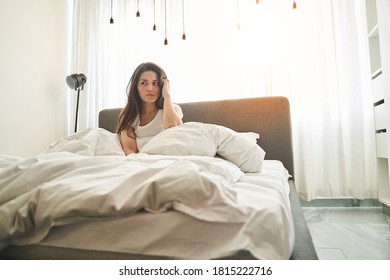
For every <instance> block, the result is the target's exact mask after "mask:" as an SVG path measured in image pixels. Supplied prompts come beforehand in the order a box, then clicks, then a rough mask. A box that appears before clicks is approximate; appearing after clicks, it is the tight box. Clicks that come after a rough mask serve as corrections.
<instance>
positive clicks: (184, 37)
mask: <svg viewBox="0 0 390 280" xmlns="http://www.w3.org/2000/svg"><path fill="white" fill-rule="evenodd" d="M182 9H183V12H182V13H183V35H182V36H181V38H182V39H183V40H186V39H187V37H186V32H185V19H184V0H183V1H182Z"/></svg>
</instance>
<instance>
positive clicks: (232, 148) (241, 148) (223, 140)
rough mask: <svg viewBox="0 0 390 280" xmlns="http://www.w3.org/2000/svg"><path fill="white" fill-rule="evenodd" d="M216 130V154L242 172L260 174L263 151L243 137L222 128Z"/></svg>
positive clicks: (251, 140)
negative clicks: (217, 135) (217, 138)
mask: <svg viewBox="0 0 390 280" xmlns="http://www.w3.org/2000/svg"><path fill="white" fill-rule="evenodd" d="M217 128H218V133H219V142H218V147H217V154H218V155H219V156H221V157H223V158H224V159H227V160H230V161H231V162H233V163H234V164H235V165H237V166H238V167H239V168H240V169H241V171H243V172H261V169H262V166H263V161H264V157H265V151H264V150H263V149H262V148H261V147H260V146H259V145H257V143H256V142H254V141H253V139H250V138H248V137H247V136H245V135H242V134H240V133H238V132H236V131H234V130H232V129H230V128H227V127H224V126H217Z"/></svg>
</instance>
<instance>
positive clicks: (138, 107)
mask: <svg viewBox="0 0 390 280" xmlns="http://www.w3.org/2000/svg"><path fill="white" fill-rule="evenodd" d="M145 71H153V72H154V73H156V75H157V79H158V81H159V82H160V84H162V79H166V78H167V75H166V74H165V71H164V70H163V69H162V68H161V67H160V66H158V65H157V64H155V63H153V62H146V63H141V64H140V65H139V66H138V67H137V68H136V69H135V70H134V73H133V75H131V78H130V81H129V84H128V85H127V88H126V92H127V104H126V106H125V107H124V108H123V110H122V111H121V112H120V114H119V119H118V127H117V133H118V134H120V133H121V132H122V131H123V130H128V129H129V128H131V129H132V130H133V132H134V130H135V127H134V126H135V120H136V119H137V117H138V116H139V114H140V113H141V112H142V109H143V103H142V100H141V97H140V96H139V92H138V83H139V79H140V77H141V75H142V73H144V72H145ZM161 92H162V87H160V92H159V97H158V99H157V100H156V107H157V108H158V109H162V108H163V104H164V101H163V98H162V94H161Z"/></svg>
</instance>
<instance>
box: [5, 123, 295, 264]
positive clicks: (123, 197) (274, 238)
mask: <svg viewBox="0 0 390 280" xmlns="http://www.w3.org/2000/svg"><path fill="white" fill-rule="evenodd" d="M271 167H272V168H271ZM274 167H276V169H274ZM275 170H276V171H275ZM265 175H267V176H265ZM259 176H260V177H261V176H263V177H262V179H261V178H260V177H259ZM287 178H288V174H287V173H285V169H284V168H283V166H282V164H281V163H280V162H276V161H272V163H271V162H270V163H268V165H267V170H265V171H262V172H261V173H250V174H247V173H244V172H242V170H240V167H239V166H237V165H235V164H234V163H232V161H228V160H224V159H222V158H218V157H209V156H198V155H186V156H179V155H150V154H146V153H139V154H134V155H129V156H127V157H126V156H124V154H123V151H122V149H121V147H120V144H119V141H118V139H117V136H116V135H115V134H112V133H110V132H108V131H105V130H103V129H87V130H84V131H82V132H79V133H76V134H74V135H71V136H69V137H65V138H62V139H60V140H58V141H56V142H54V143H53V144H52V145H50V147H49V148H48V149H47V150H46V151H44V152H43V153H41V154H39V155H37V156H33V157H29V158H17V157H10V156H0V220H1V223H0V250H1V249H3V248H5V247H7V246H8V245H11V244H13V245H24V244H33V243H37V242H41V241H43V240H45V238H46V237H47V236H48V234H49V233H50V231H51V230H52V229H53V228H54V231H55V230H57V229H58V228H59V227H61V226H62V227H64V228H67V227H68V228H70V227H72V225H75V226H80V228H82V225H83V224H85V225H90V226H92V227H93V225H94V223H95V222H96V224H98V223H106V222H107V223H115V221H120V220H123V219H130V220H131V219H139V217H141V216H147V217H148V218H146V219H145V220H147V221H148V223H147V224H149V225H150V223H149V222H150V221H151V220H152V219H154V217H156V219H157V217H167V216H170V215H173V216H174V215H176V214H173V213H178V215H179V216H180V217H181V218H178V219H177V221H180V220H186V221H187V222H188V220H192V221H194V223H200V224H204V225H208V226H210V225H216V226H217V227H218V228H219V227H220V226H222V227H223V228H225V229H226V226H228V225H229V226H231V228H232V229H234V230H233V232H234V235H235V237H234V238H233V241H234V240H236V241H235V242H233V241H232V242H233V243H232V245H231V246H230V245H229V244H226V245H224V244H220V245H218V246H219V247H218V248H214V253H209V254H207V257H211V258H215V257H219V256H222V255H226V254H227V252H232V250H240V249H243V248H246V249H248V250H250V251H251V252H252V253H253V254H254V255H255V256H256V257H258V258H262V259H267V258H271V259H286V258H288V257H289V256H290V254H291V252H292V247H293V240H294V235H293V225H292V218H291V213H290V207H289V201H288V184H287ZM265 179H266V180H265ZM262 181H263V186H262V188H261V186H259V185H258V184H259V183H261V182H262ZM262 193H263V194H264V196H263V198H262ZM259 203H261V204H259ZM170 210H174V211H170ZM141 213H142V214H141ZM152 214H154V215H152ZM156 219H154V220H153V223H154V224H155V226H156V228H158V229H164V228H166V230H167V232H169V230H168V229H167V223H166V221H167V220H164V219H161V220H160V219H157V220H156ZM158 220H160V224H159V223H158ZM137 223H142V219H141V220H138V221H137ZM172 223H173V224H174V223H175V221H172ZM96 224H95V225H96ZM179 225H180V224H176V226H177V227H179ZM168 228H169V226H168ZM211 228H213V227H211ZM141 229H142V226H141V225H140V227H139V230H141ZM214 229H216V228H214ZM110 230H111V231H114V232H115V228H114V229H113V228H110ZM118 230H119V232H120V231H122V234H125V235H126V232H123V230H124V228H123V226H122V227H119V229H118ZM145 230H146V231H147V232H148V234H146V235H145V233H146V232H145ZM228 231H229V230H226V232H228ZM75 232H77V230H76V229H75ZM176 232H180V231H179V230H178V229H177V230H176ZM149 233H150V228H148V229H144V231H136V230H133V231H132V233H131V234H135V235H137V234H138V237H139V236H143V237H144V238H143V240H142V242H141V241H140V242H139V244H137V245H136V246H134V247H130V248H129V247H128V244H127V245H125V246H126V247H127V248H126V249H123V248H122V249H120V248H118V250H119V251H120V250H124V251H126V252H135V253H150V254H156V252H158V253H161V254H162V255H163V254H164V252H163V250H162V249H160V250H159V249H157V248H158V247H159V246H162V247H161V248H164V249H165V250H166V249H167V247H166V246H168V247H169V246H170V245H169V242H168V241H167V240H174V236H175V234H174V233H172V232H170V233H169V234H171V235H169V234H166V235H161V234H160V233H161V232H160V231H159V232H157V233H156V234H151V233H150V234H149ZM215 234H216V235H217V236H218V233H217V232H216V233H215ZM232 234H233V233H232ZM129 235H130V233H129ZM157 236H160V237H159V238H160V239H161V241H162V242H161V244H160V242H157V241H156V238H157ZM221 236H222V235H221ZM71 237H72V235H70V237H69V238H71ZM176 237H177V236H176ZM198 238H199V237H197V238H195V239H198ZM54 239H55V238H54ZM65 239H66V238H65ZM229 239H230V240H231V236H230V237H229ZM49 240H50V238H49ZM157 240H158V239H157ZM188 240H189V239H187V243H188ZM210 240H213V238H211V237H210ZM221 240H222V239H221ZM57 242H59V243H60V241H59V240H57ZM68 242H69V243H72V241H69V240H68ZM120 242H124V241H123V240H121V241H120ZM156 242H157V243H159V244H160V245H159V246H156V249H153V247H152V244H156ZM73 243H74V240H73ZM92 243H96V242H95V241H93V240H92ZM176 243H177V241H176ZM107 244H110V243H107ZM107 244H106V245H105V243H104V242H103V243H102V245H101V246H103V247H104V246H109V245H107ZM140 244H142V246H140ZM162 244H165V245H166V246H165V247H164V246H163V245H162ZM204 244H208V242H206V241H205V242H204ZM111 245H112V243H111ZM209 246H213V245H212V244H209ZM200 248H202V246H200ZM98 249H99V248H98ZM100 249H104V248H100ZM106 249H107V248H106ZM185 250H188V248H185V247H184V248H183V249H180V248H178V249H177V250H173V249H172V250H171V251H170V254H171V255H172V256H173V257H177V258H183V257H185V258H188V257H189V256H188V255H187V253H185V252H184V251H185ZM204 257H206V256H205V255H204V252H202V251H201V250H200V251H198V253H197V254H196V253H194V254H191V258H204Z"/></svg>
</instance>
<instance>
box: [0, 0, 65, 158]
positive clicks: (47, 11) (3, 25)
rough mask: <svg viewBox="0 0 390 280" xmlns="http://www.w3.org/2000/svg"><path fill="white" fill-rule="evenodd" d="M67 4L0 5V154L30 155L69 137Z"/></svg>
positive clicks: (23, 1)
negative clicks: (53, 142) (65, 136)
mask: <svg viewBox="0 0 390 280" xmlns="http://www.w3.org/2000/svg"><path fill="white" fill-rule="evenodd" d="M71 3H72V1H70V0H56V1H52V0H34V1H31V0H13V1H5V0H0V38H1V41H0V154H8V155H17V156H23V157H24V156H30V155H35V154H37V153H39V152H41V151H43V150H44V149H46V148H47V146H48V145H49V144H50V143H51V142H52V141H54V140H56V139H58V138H59V137H61V136H63V135H65V134H67V133H68V132H69V128H68V126H69V124H68V115H67V114H68V113H67V111H68V110H67V107H68V106H69V105H68V103H69V91H68V88H67V85H66V82H65V77H66V76H67V75H69V73H68V68H69V67H68V65H69V54H68V50H69V46H68V44H69V42H70V29H71V22H70V13H71V5H72V4H71Z"/></svg>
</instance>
